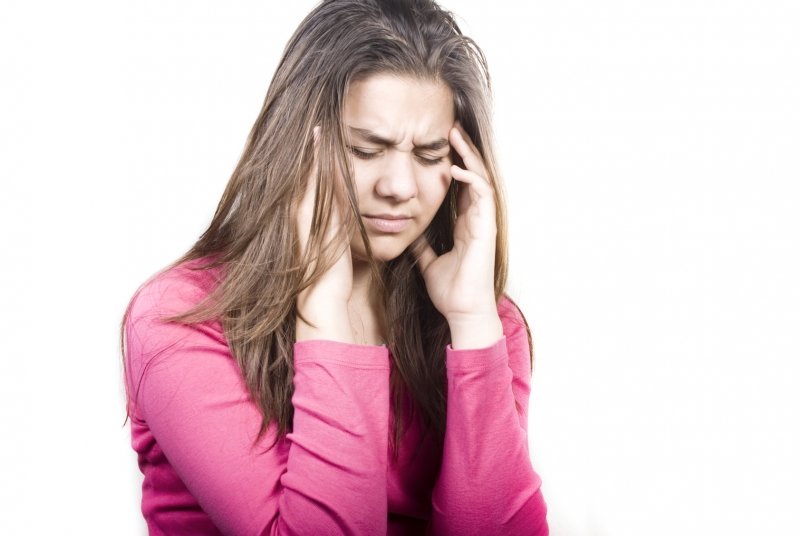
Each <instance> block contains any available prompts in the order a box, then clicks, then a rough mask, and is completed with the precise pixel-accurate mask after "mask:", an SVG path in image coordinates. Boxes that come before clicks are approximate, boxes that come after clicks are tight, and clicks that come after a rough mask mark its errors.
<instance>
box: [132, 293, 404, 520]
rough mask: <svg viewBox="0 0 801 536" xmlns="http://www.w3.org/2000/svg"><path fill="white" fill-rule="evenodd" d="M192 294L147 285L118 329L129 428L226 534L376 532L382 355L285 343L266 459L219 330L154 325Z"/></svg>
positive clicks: (382, 443)
mask: <svg viewBox="0 0 801 536" xmlns="http://www.w3.org/2000/svg"><path fill="white" fill-rule="evenodd" d="M196 297H197V289H196V288H193V287H192V285H189V284H187V283H186V282H184V281H180V280H177V281H176V280H171V281H168V282H164V281H156V282H154V283H151V284H150V285H149V286H146V287H145V288H144V289H143V291H142V292H141V293H140V294H139V295H138V296H137V297H136V298H135V301H134V303H133V305H132V308H131V311H130V315H129V318H128V323H127V326H126V333H127V341H128V351H127V352H126V359H127V363H126V364H127V366H128V367H129V369H128V371H129V375H128V376H129V381H130V382H131V383H130V387H131V392H132V393H135V394H136V400H135V404H136V405H135V413H134V414H135V418H137V419H141V420H143V421H145V422H146V424H147V426H148V427H149V428H150V431H151V432H152V434H153V436H154V437H155V439H156V441H157V443H158V446H159V447H160V448H161V449H162V450H163V452H164V454H165V456H166V458H167V459H168V460H169V463H170V464H171V466H172V467H173V468H174V469H175V471H176V472H177V473H178V475H179V476H180V478H181V480H182V481H183V482H184V484H185V485H186V486H187V488H188V490H189V491H190V492H191V493H192V495H193V496H194V497H195V498H196V499H197V501H198V503H199V504H200V505H201V507H202V508H203V510H204V511H205V512H206V513H207V514H209V516H210V517H211V518H212V520H213V522H214V523H215V524H216V525H217V526H218V527H219V528H220V529H221V530H222V531H223V532H224V533H226V534H272V535H275V534H330V533H338V534H341V533H344V534H378V533H384V532H386V523H387V512H386V509H387V500H386V452H387V426H388V407H389V395H388V376H389V362H388V355H387V351H386V349H385V348H381V347H370V346H357V345H352V344H346V343H336V342H330V341H303V342H298V343H296V345H295V357H294V359H295V380H294V383H295V392H294V395H293V398H292V403H293V405H294V407H295V416H294V429H293V431H292V432H291V433H289V434H288V435H287V442H286V443H279V444H278V445H276V447H275V448H273V449H270V450H267V447H268V446H269V445H270V444H271V443H272V441H273V439H274V428H270V429H268V431H267V432H266V433H265V435H264V436H263V437H262V438H261V439H260V440H259V441H258V442H257V443H255V444H254V441H255V439H256V434H257V432H258V429H259V425H260V422H261V414H260V413H259V411H258V409H257V407H256V406H255V404H254V403H253V402H252V401H251V399H250V395H249V393H248V391H247V388H246V387H245V385H244V381H243V379H242V375H241V373H240V371H239V368H238V366H237V365H236V363H235V362H234V361H233V359H232V358H231V355H230V351H229V348H228V346H227V343H226V341H225V338H224V336H223V333H222V330H221V328H220V326H219V323H202V324H199V325H194V326H184V325H178V324H164V323H161V322H160V321H159V320H158V317H159V316H162V315H164V316H168V315H170V314H174V313H177V312H179V311H184V310H186V309H188V308H189V307H190V306H191V305H194V304H195V303H197V301H198V300H197V299H195V298H196Z"/></svg>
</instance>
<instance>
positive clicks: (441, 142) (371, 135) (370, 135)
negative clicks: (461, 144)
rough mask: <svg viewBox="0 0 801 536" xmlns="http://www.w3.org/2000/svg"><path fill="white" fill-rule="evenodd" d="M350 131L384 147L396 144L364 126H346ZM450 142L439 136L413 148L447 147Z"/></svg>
mask: <svg viewBox="0 0 801 536" xmlns="http://www.w3.org/2000/svg"><path fill="white" fill-rule="evenodd" d="M348 128H349V129H350V130H351V132H353V133H355V134H358V135H359V136H360V137H361V138H362V139H364V141H366V142H368V143H374V144H376V145H383V146H384V147H393V146H395V145H398V143H397V142H396V141H395V140H390V139H387V138H384V137H382V136H379V135H378V134H376V133H375V132H373V131H372V130H369V129H366V128H358V127H351V126H349V127H348ZM449 145H450V144H449V143H448V140H446V139H445V138H439V139H438V140H434V141H431V142H428V143H422V144H420V145H415V146H414V147H415V149H422V150H424V151H436V150H437V149H442V148H443V147H448V146H449Z"/></svg>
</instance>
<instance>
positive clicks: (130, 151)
mask: <svg viewBox="0 0 801 536" xmlns="http://www.w3.org/2000/svg"><path fill="white" fill-rule="evenodd" d="M444 4H445V5H446V6H447V7H449V8H451V9H453V10H455V11H456V12H457V13H458V14H459V15H460V16H461V17H462V20H463V29H464V30H465V31H466V33H468V34H469V35H472V36H473V37H475V38H476V40H477V41H478V42H479V44H481V45H482V47H483V48H484V50H485V52H486V54H487V56H488V58H489V61H490V68H491V72H492V74H493V76H494V82H495V90H496V95H495V96H496V131H497V138H498V143H499V151H500V157H501V165H502V170H503V172H504V175H505V179H506V182H507V191H508V194H509V205H510V214H511V233H512V234H511V239H512V281H511V285H510V289H509V290H510V293H511V294H512V296H513V297H516V298H517V299H518V301H519V303H520V304H521V306H522V307H523V310H524V312H525V313H526V315H527V317H528V319H529V321H530V323H531V325H532V327H533V331H534V340H535V348H536V359H537V362H536V369H535V374H534V378H533V384H532V388H533V393H532V398H531V404H530V414H531V424H530V429H531V437H530V441H531V451H532V456H533V461H534V467H535V468H536V470H537V471H538V472H539V473H540V475H541V476H542V478H543V482H544V484H543V492H544V494H545V498H546V501H547V503H548V505H549V509H550V512H549V520H550V524H551V528H552V534H554V535H585V534H586V535H603V536H607V535H608V536H611V535H615V536H621V535H622V536H625V535H631V536H635V535H636V536H642V535H675V534H698V535H708V534H729V535H731V534H743V535H745V534H799V533H801V520H799V516H798V508H799V506H798V505H799V500H800V499H801V496H800V494H799V487H798V481H799V479H800V478H801V462H799V457H798V453H799V452H801V438H800V437H799V424H798V410H799V407H801V394H799V390H798V387H797V384H798V383H799V379H801V366H799V359H800V358H801V351H799V350H800V349H801V344H799V333H800V332H801V330H800V329H799V326H801V308H800V306H799V303H800V302H801V288H800V286H799V282H798V274H799V273H801V261H799V252H800V251H801V215H799V203H800V202H801V196H799V187H798V182H799V179H801V173H799V171H801V165H799V146H800V143H801V105H800V104H799V103H801V87H799V80H798V74H799V66H801V57H800V56H801V37H799V31H798V28H799V27H801V7H799V6H801V4H799V3H798V2H795V1H785V2H778V1H759V2H758V1H756V0H752V1H738V0H730V1H725V2H724V1H722V0H720V1H712V0H678V1H675V0H674V1H671V2H636V1H633V0H631V1H622V0H609V1H606V2H591V1H587V0H585V1H561V2H532V3H522V2H521V3H511V2H507V3H506V5H505V7H497V8H495V9H490V8H489V7H487V6H489V5H490V4H489V3H487V2H484V1H470V2H467V1H461V2H456V1H455V0H453V1H448V2H444ZM312 5H313V2H310V1H301V2H244V1H243V2H236V3H232V2H227V3H224V2H209V1H203V2H198V1H196V2H182V3H177V2H165V1H160V2H155V1H149V2H128V3H114V2H99V1H98V2H88V1H82V2H14V1H11V2H8V1H6V2H3V4H2V10H0V77H2V81H0V180H1V181H2V182H1V183H0V184H2V189H1V190H0V232H2V278H1V280H0V285H1V286H0V304H1V305H0V315H2V318H0V326H2V328H1V329H2V337H0V397H1V399H0V423H2V432H0V455H1V457H0V460H1V461H2V467H1V468H0V533H2V534H115V535H126V534H142V533H143V532H144V525H143V523H142V521H141V519H140V514H139V500H140V492H139V485H140V476H139V473H138V469H137V468H136V465H135V456H134V453H133V451H132V450H131V448H130V446H129V431H128V428H127V427H124V426H123V421H124V418H125V413H124V406H123V392H122V383H121V364H120V356H119V350H118V346H117V345H118V339H117V337H118V324H119V321H120V318H121V316H122V313H123V310H124V307H125V304H126V303H127V300H128V298H129V297H130V296H131V294H132V293H133V292H134V290H135V289H136V287H137V286H138V285H139V284H140V283H141V282H142V281H144V280H145V279H146V278H147V277H148V276H150V275H151V274H152V273H154V272H155V271H156V270H157V269H159V268H160V267H162V266H164V265H166V264H167V263H168V262H170V261H171V260H173V259H174V258H176V257H177V256H178V255H179V254H181V253H183V252H184V251H185V250H186V249H187V248H188V247H189V246H190V245H191V244H192V243H193V241H194V240H195V239H196V238H197V237H198V236H199V234H200V233H201V232H202V231H203V230H204V228H205V226H206V224H207V223H208V222H209V220H210V217H211V215H212V212H213V210H214V208H215V206H216V203H217V201H218V199H219V196H220V194H221V193H222V190H223V187H224V185H225V183H226V181H227V179H228V176H229V175H230V173H231V171H232V170H233V167H234V165H235V163H236V161H237V159H238V157H239V154H240V151H241V150H242V147H243V145H244V142H245V138H246V135H247V133H248V131H249V129H250V126H251V124H252V122H253V121H254V120H255V118H256V114H257V113H258V111H259V109H260V106H261V101H262V99H263V96H264V93H265V92H266V88H267V85H268V83H269V80H270V78H271V76H272V73H273V70H274V68H275V65H276V63H277V61H278V58H279V55H280V53H281V51H282V49H283V46H284V44H285V43H286V41H287V39H288V38H289V36H290V34H291V33H292V31H293V30H294V28H295V27H296V26H297V24H298V23H299V22H300V20H301V19H302V17H303V15H305V13H307V12H308V11H309V9H310V8H311V7H312ZM494 5H502V4H494ZM275 6H281V7H280V8H279V7H275ZM287 6H289V7H287Z"/></svg>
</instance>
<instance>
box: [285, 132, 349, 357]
mask: <svg viewBox="0 0 801 536" xmlns="http://www.w3.org/2000/svg"><path fill="white" fill-rule="evenodd" d="M319 129H320V127H315V128H314V153H313V154H314V156H313V162H312V166H311V170H310V172H309V175H308V177H307V178H306V189H305V192H304V195H303V198H302V200H301V202H300V205H299V206H298V211H297V221H296V225H297V231H298V237H299V239H300V251H301V252H303V251H305V250H306V244H307V243H308V241H309V235H310V232H311V226H312V219H313V217H314V200H315V177H316V175H317V170H318V168H319V161H318V154H317V152H318V146H319V143H318V140H319ZM335 206H336V201H335ZM342 221H343V218H342V213H341V208H340V207H336V209H335V210H334V211H333V213H332V214H331V225H330V227H329V229H328V232H327V233H326V236H325V244H331V243H336V241H338V240H343V237H341V236H339V234H340V232H341V227H342ZM343 246H344V247H343ZM339 249H340V250H341V251H342V252H341V254H340V255H339V257H338V258H337V260H336V262H335V263H334V264H333V265H332V266H331V268H329V269H328V270H327V271H326V272H325V273H324V274H323V275H322V276H321V277H320V278H319V279H318V280H317V281H316V282H315V283H314V284H313V285H311V286H309V287H307V288H305V289H303V291H302V292H301V293H300V294H299V295H298V299H297V310H298V316H297V320H296V324H295V340H296V341H302V340H308V339H326V340H333V341H340V342H349V343H352V342H354V341H355V338H354V336H353V329H352V328H351V323H350V316H349V314H348V301H349V300H350V296H351V292H352V289H353V262H352V260H351V253H350V242H346V243H345V244H343V245H342V246H340V247H339ZM313 262H314V261H313ZM313 269H314V265H312V266H310V267H309V270H308V271H307V273H310V272H311V271H312V270H313ZM304 319H305V320H306V321H304ZM307 321H308V322H307Z"/></svg>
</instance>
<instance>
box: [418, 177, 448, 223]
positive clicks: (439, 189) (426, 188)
mask: <svg viewBox="0 0 801 536" xmlns="http://www.w3.org/2000/svg"><path fill="white" fill-rule="evenodd" d="M451 181H453V177H451V173H450V166H443V167H441V168H438V169H436V170H431V173H430V174H427V176H426V177H425V180H424V181H423V182H422V185H421V187H420V194H421V197H423V198H424V199H425V200H426V204H427V205H428V206H429V209H431V210H433V211H434V212H436V211H437V210H438V209H439V206H440V205H441V204H442V202H443V201H444V200H445V196H446V195H447V193H448V188H450V186H451Z"/></svg>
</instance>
